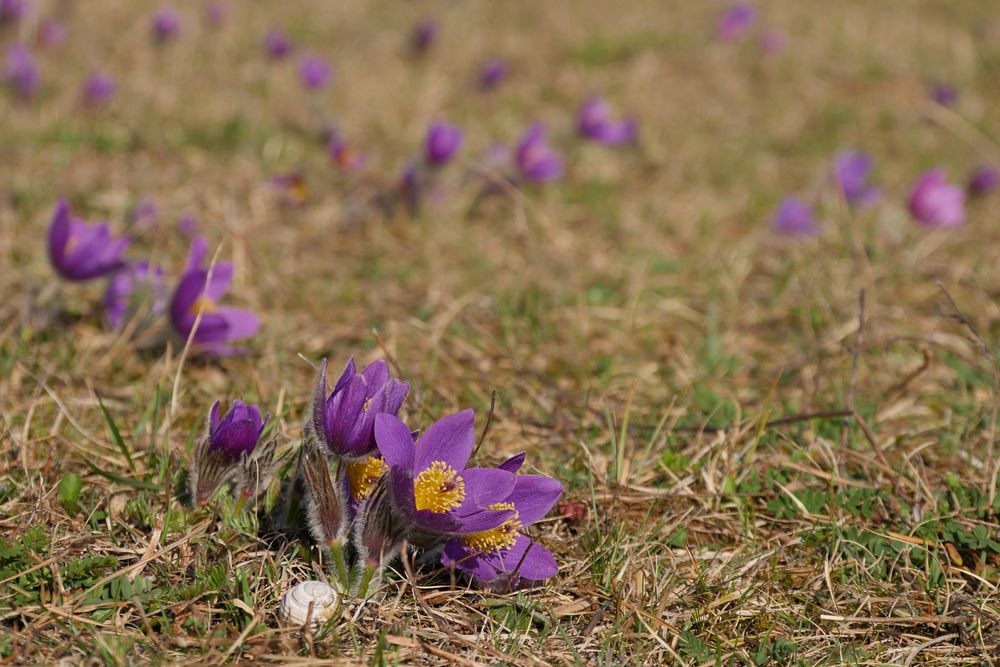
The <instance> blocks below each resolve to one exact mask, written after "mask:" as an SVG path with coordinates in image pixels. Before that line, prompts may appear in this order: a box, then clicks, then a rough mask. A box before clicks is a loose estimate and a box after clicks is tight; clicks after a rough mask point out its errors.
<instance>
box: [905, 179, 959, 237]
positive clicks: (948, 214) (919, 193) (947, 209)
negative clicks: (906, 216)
mask: <svg viewBox="0 0 1000 667" xmlns="http://www.w3.org/2000/svg"><path fill="white" fill-rule="evenodd" d="M908 207H909V209H910V214H911V215H912V216H913V218H914V219H915V220H916V221H917V222H919V223H920V224H922V225H924V226H926V227H936V228H949V227H957V226H959V225H961V224H962V223H963V222H965V190H964V189H963V188H961V187H959V186H958V185H955V184H953V183H949V182H948V180H947V179H946V178H945V174H944V170H943V169H931V170H930V171H928V172H925V173H924V174H923V175H922V176H921V177H920V178H919V179H918V180H917V182H916V184H914V186H913V190H911V191H910V199H909V202H908Z"/></svg>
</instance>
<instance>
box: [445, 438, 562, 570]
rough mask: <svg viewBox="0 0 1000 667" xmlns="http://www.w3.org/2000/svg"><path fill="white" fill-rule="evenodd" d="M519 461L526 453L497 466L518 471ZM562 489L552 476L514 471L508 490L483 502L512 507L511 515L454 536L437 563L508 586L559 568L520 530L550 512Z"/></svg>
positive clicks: (546, 552) (507, 507) (498, 506)
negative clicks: (489, 526) (486, 527)
mask: <svg viewBox="0 0 1000 667" xmlns="http://www.w3.org/2000/svg"><path fill="white" fill-rule="evenodd" d="M523 461H524V455H523V454H519V455H517V456H515V457H514V458H512V459H509V460H508V461H505V462H504V463H502V464H501V465H500V466H499V469H501V470H506V471H509V472H512V473H514V472H517V470H518V469H519V468H520V467H521V463H522V462H523ZM562 491H563V487H562V484H560V483H559V482H558V481H556V480H554V479H552V478H551V477H546V476H545V475H517V476H516V477H515V479H514V489H513V491H511V494H510V495H509V496H508V497H507V498H505V499H504V500H502V501H500V502H497V503H494V504H492V505H489V506H488V507H487V509H492V510H513V512H514V515H513V516H512V517H510V518H509V519H507V520H506V521H504V522H503V523H502V524H500V525H499V526H497V527H496V528H493V529H490V530H485V531H481V532H476V533H467V534H465V535H461V536H458V537H453V538H452V539H450V540H449V541H448V543H447V544H445V547H444V552H443V553H442V554H441V562H442V563H443V564H444V565H445V566H454V567H456V568H458V569H460V570H463V571H465V572H468V573H469V574H471V575H472V576H473V577H474V578H475V579H476V580H477V581H480V582H487V583H491V584H493V585H496V584H502V585H505V586H509V587H518V586H519V585H520V584H522V583H524V582H537V581H542V580H543V579H548V578H549V577H551V576H553V575H555V574H556V573H557V572H558V571H559V567H558V565H556V559H555V558H554V557H553V556H552V554H551V553H549V551H548V550H547V549H545V548H544V547H542V546H540V545H538V544H534V543H533V542H532V541H531V539H530V538H528V536H527V535H525V534H524V530H525V529H526V528H527V527H528V526H530V525H531V524H533V523H535V522H537V521H538V520H540V519H541V518H542V517H544V516H545V515H546V514H548V513H549V510H551V509H552V506H553V505H555V503H556V501H557V500H558V499H559V496H560V495H562Z"/></svg>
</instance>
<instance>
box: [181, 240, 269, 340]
mask: <svg viewBox="0 0 1000 667" xmlns="http://www.w3.org/2000/svg"><path fill="white" fill-rule="evenodd" d="M207 252H208V243H207V242H206V241H205V239H204V238H203V237H201V236H199V237H197V238H196V239H195V240H194V241H193V242H192V243H191V251H190V253H189V254H188V262H187V268H186V269H185V270H184V275H183V276H181V279H180V282H179V283H178V284H177V287H176V289H175V290H174V295H173V298H172V299H171V301H170V321H171V323H172V324H173V326H174V329H175V330H176V332H177V334H178V335H179V336H180V337H181V338H182V339H183V340H187V339H188V337H189V336H191V332H192V330H193V329H194V324H195V321H196V319H197V318H198V315H199V314H200V315H201V322H200V323H199V325H198V329H197V331H195V332H194V341H193V342H194V347H195V349H196V350H197V351H199V352H206V353H209V354H218V355H230V354H241V353H242V352H244V351H245V350H243V349H240V348H236V347H233V346H231V345H230V344H229V343H232V342H234V341H238V340H243V339H245V338H249V337H250V336H253V335H254V334H255V333H257V330H258V329H260V318H258V317H257V315H256V314H255V313H253V312H252V311H249V310H243V309H240V308H230V307H227V306H220V305H219V304H218V302H219V300H220V299H221V298H222V297H224V296H225V295H226V293H227V292H228V291H229V285H230V283H232V280H233V265H232V263H231V262H216V264H215V267H214V269H213V270H212V272H211V273H212V280H211V282H209V280H208V274H209V270H208V267H207V266H202V265H203V264H204V261H205V255H206V253H207Z"/></svg>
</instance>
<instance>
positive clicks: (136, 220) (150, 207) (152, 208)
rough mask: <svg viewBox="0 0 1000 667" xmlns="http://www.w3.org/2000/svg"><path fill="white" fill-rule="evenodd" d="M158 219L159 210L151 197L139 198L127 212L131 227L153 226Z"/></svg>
mask: <svg viewBox="0 0 1000 667" xmlns="http://www.w3.org/2000/svg"><path fill="white" fill-rule="evenodd" d="M158 217H159V209H158V208H157V206H156V202H155V201H153V199H152V197H141V198H140V199H139V201H137V202H136V203H135V206H133V207H132V210H131V211H129V214H128V219H129V222H130V223H131V224H133V225H148V226H150V227H151V226H153V225H155V224H156V220H157V218H158Z"/></svg>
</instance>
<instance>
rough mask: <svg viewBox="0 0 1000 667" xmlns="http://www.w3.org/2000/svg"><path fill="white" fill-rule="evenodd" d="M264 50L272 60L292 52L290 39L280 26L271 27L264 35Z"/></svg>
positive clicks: (279, 58)
mask: <svg viewBox="0 0 1000 667" xmlns="http://www.w3.org/2000/svg"><path fill="white" fill-rule="evenodd" d="M264 50H265V51H267V55H269V56H270V57H271V58H272V59H274V60H281V59H283V58H285V57H286V56H288V54H290V53H291V52H292V40H290V39H289V38H288V35H287V34H285V31H284V30H282V29H281V28H272V29H270V30H268V31H267V34H266V35H264Z"/></svg>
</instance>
